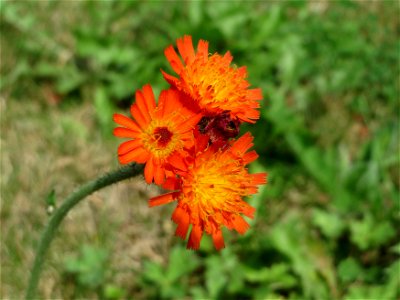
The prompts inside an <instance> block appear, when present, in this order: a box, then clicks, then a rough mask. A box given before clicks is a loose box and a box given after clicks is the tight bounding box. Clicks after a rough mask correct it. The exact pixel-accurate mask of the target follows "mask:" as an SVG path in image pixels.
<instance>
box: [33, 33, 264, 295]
mask: <svg viewBox="0 0 400 300" xmlns="http://www.w3.org/2000/svg"><path fill="white" fill-rule="evenodd" d="M177 47H178V52H179V54H180V56H179V55H178V53H177V52H176V51H175V49H174V47H173V46H172V45H171V46H169V47H168V48H166V49H165V51H164V53H165V55H166V58H167V60H168V62H169V63H170V65H171V67H172V69H173V70H174V71H175V73H176V74H177V77H174V76H172V75H169V74H167V73H166V72H164V71H162V70H161V72H162V74H163V76H164V79H165V80H166V81H167V82H168V83H169V84H170V87H169V89H167V90H164V91H162V92H161V93H160V96H159V98H158V101H157V102H156V98H155V96H154V93H153V89H152V88H151V86H150V85H149V84H147V85H145V86H144V87H143V88H142V89H141V90H138V91H137V92H136V95H135V102H134V103H133V104H132V106H131V108H130V114H131V116H130V117H127V116H124V115H122V114H114V116H113V119H114V121H115V123H117V124H118V127H116V128H115V129H114V131H113V132H114V135H115V136H117V137H119V138H125V139H127V140H126V141H124V142H122V143H121V144H120V146H119V147H118V160H119V162H120V163H121V164H123V165H125V164H126V166H122V167H121V168H119V169H118V170H115V171H113V172H110V173H106V174H103V175H100V176H99V177H98V178H96V179H94V180H92V181H89V182H87V183H85V184H83V185H82V186H80V187H79V188H78V189H76V190H75V191H74V192H73V193H71V194H70V195H69V196H68V197H67V198H66V199H65V201H64V202H63V203H62V204H61V205H60V207H59V208H57V209H54V204H49V208H52V209H51V211H53V213H52V216H51V219H50V220H49V223H48V225H47V226H46V228H45V229H44V231H43V233H42V235H41V238H40V241H39V243H38V248H37V251H36V255H35V260H34V262H33V266H32V269H31V272H30V278H29V283H28V287H27V290H26V299H35V298H37V297H36V295H35V294H36V290H37V287H38V284H39V279H40V274H41V271H42V269H43V262H44V257H45V255H46V252H47V250H48V249H49V247H50V244H51V242H52V240H53V239H54V237H55V234H56V232H57V229H58V227H59V225H60V224H61V222H62V220H63V219H64V218H65V216H66V215H67V214H68V212H69V211H70V210H71V209H72V208H73V207H74V206H75V205H77V204H78V203H79V202H80V201H81V200H83V199H84V198H85V197H87V196H88V195H90V194H91V193H93V192H95V191H97V190H100V189H102V188H104V187H106V186H109V185H112V184H114V183H117V182H119V181H122V180H125V179H128V178H132V177H134V176H137V175H139V174H141V173H144V178H145V180H146V182H147V183H149V184H150V183H153V182H154V183H155V184H157V185H160V186H162V187H163V188H164V189H166V190H170V192H168V193H166V194H164V195H160V196H158V197H154V198H152V199H150V201H149V206H150V207H153V206H157V205H161V204H166V203H170V202H175V203H176V208H175V210H174V212H173V214H172V220H173V221H174V222H175V223H176V224H177V228H176V232H175V234H176V235H177V236H178V237H181V238H182V239H186V237H187V236H189V237H188V242H187V248H188V249H194V250H196V249H199V247H200V242H201V238H202V236H203V235H204V233H205V234H208V235H211V237H212V239H213V242H214V245H215V248H216V249H217V250H220V249H222V248H224V247H225V242H224V238H223V236H222V229H223V228H224V227H226V228H228V229H231V230H232V229H234V230H236V231H237V232H239V233H240V234H244V233H245V232H246V231H247V230H248V228H249V224H248V223H247V221H246V220H245V217H247V218H253V215H254V211H255V208H253V207H252V206H251V205H250V204H249V203H247V202H246V198H245V197H246V196H248V195H252V194H255V193H257V189H258V186H259V185H261V184H264V183H266V174H265V173H258V174H250V173H249V171H248V169H247V165H248V164H249V163H251V162H253V161H254V160H255V159H257V157H258V155H257V153H256V152H255V151H254V150H252V151H249V149H250V148H251V147H252V146H253V137H252V136H251V134H250V133H245V134H244V135H242V137H240V138H237V137H238V135H239V132H240V125H241V124H242V123H243V122H247V123H255V122H256V121H257V119H258V118H259V116H260V113H259V111H258V109H259V107H260V100H261V99H262V95H261V90H260V89H259V88H255V89H250V88H249V87H250V84H249V83H248V82H247V80H246V78H247V71H246V68H245V67H240V68H237V67H236V66H234V65H231V63H232V59H233V58H232V55H231V54H230V53H229V52H227V53H225V54H224V55H219V54H218V53H215V54H211V55H210V54H209V53H208V42H206V41H203V40H200V41H199V43H198V45H197V51H195V49H194V47H193V43H192V37H191V36H184V37H182V38H179V39H178V40H177ZM52 202H54V201H52ZM49 203H50V202H49ZM49 211H50V210H49ZM189 232H190V233H189Z"/></svg>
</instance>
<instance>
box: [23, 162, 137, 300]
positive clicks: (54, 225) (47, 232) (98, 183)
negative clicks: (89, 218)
mask: <svg viewBox="0 0 400 300" xmlns="http://www.w3.org/2000/svg"><path fill="white" fill-rule="evenodd" d="M142 171H143V165H137V164H134V163H132V164H129V165H126V166H124V167H122V168H120V169H118V170H115V171H113V172H110V173H106V174H104V175H101V176H100V177H98V178H96V179H94V180H92V181H90V182H88V183H86V184H84V185H82V186H81V187H79V188H78V189H77V190H75V191H74V192H73V193H72V194H71V195H70V196H68V197H67V198H66V199H65V201H64V202H63V203H62V205H61V206H60V207H59V208H58V209H56V210H55V211H54V213H53V215H52V217H51V219H50V221H49V223H48V225H47V227H46V228H45V229H44V231H43V233H42V235H41V238H40V241H39V245H38V248H37V251H36V256H35V260H34V263H33V267H32V269H31V272H30V279H29V283H28V288H27V290H26V297H25V298H26V299H27V300H31V299H35V294H36V290H37V286H38V283H39V279H40V274H41V271H42V269H43V262H44V258H45V255H46V252H47V250H48V249H49V247H50V244H51V242H52V241H53V239H54V236H55V233H56V232H57V229H58V227H59V226H60V224H61V222H62V220H63V219H64V218H65V216H66V215H67V214H68V212H69V211H70V210H71V209H72V208H73V207H74V206H75V205H77V204H78V203H79V202H80V201H81V200H82V199H84V198H85V197H86V196H89V195H90V194H92V193H93V192H95V191H98V190H100V189H102V188H104V187H106V186H109V185H111V184H114V183H117V182H119V181H122V180H125V179H128V178H132V177H134V176H137V175H139V174H140V173H142Z"/></svg>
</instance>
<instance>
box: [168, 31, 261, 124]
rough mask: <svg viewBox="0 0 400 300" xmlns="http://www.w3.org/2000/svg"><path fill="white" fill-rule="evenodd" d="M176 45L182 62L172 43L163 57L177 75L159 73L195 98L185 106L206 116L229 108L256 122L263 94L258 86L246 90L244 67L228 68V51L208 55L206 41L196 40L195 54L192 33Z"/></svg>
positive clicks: (230, 58) (242, 119)
mask: <svg viewBox="0 0 400 300" xmlns="http://www.w3.org/2000/svg"><path fill="white" fill-rule="evenodd" d="M177 46H178V50H179V53H180V55H181V57H182V59H183V63H182V61H181V59H180V58H179V56H178V54H177V53H176V51H175V49H174V47H173V46H169V47H168V48H167V49H165V56H166V57H167V59H168V61H169V63H170V65H171V67H172V69H173V70H174V71H175V72H176V73H177V74H178V75H179V78H176V77H173V76H171V75H169V74H167V73H165V72H163V71H162V73H163V75H164V78H165V79H166V80H167V81H168V82H169V83H170V84H171V85H172V86H174V87H175V88H176V89H178V90H179V91H183V92H184V93H186V94H187V95H189V96H190V97H191V98H192V99H193V100H194V102H193V103H187V104H188V105H191V106H192V107H193V108H194V109H196V108H197V109H198V108H200V109H202V110H203V111H204V112H205V113H206V114H209V115H215V114H219V113H222V112H223V111H229V112H230V114H231V117H232V118H234V119H236V118H237V119H239V120H241V121H244V122H249V123H255V120H257V119H258V118H259V115H260V113H259V112H258V110H257V108H259V107H260V104H259V100H261V99H262V94H261V90H260V89H248V87H249V86H250V84H249V83H248V82H247V81H246V79H245V78H246V77H247V71H246V67H241V68H236V67H231V66H230V64H231V62H232V55H231V54H230V53H229V52H227V53H226V54H225V55H224V56H221V55H219V54H217V53H215V54H213V55H211V56H210V57H209V56H208V42H206V41H203V40H200V41H199V43H198V45H197V53H195V51H194V48H193V43H192V37H191V36H184V37H183V38H180V39H178V40H177Z"/></svg>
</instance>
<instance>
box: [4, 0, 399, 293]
mask: <svg viewBox="0 0 400 300" xmlns="http://www.w3.org/2000/svg"><path fill="white" fill-rule="evenodd" d="M0 8H1V21H0V22H1V23H0V24H1V82H0V89H1V98H0V105H1V199H2V201H1V202H2V206H1V294H0V297H1V299H21V298H22V297H23V294H24V290H25V288H26V285H27V279H28V270H29V269H30V267H31V264H32V262H33V258H34V253H35V247H36V246H37V242H38V239H39V236H40V233H41V231H42V229H43V227H44V226H45V224H46V223H47V222H48V219H49V215H48V212H47V210H48V206H49V205H50V204H51V203H52V201H55V203H56V206H57V205H58V204H59V203H60V202H62V200H63V199H64V197H65V196H67V195H68V194H69V193H70V192H71V191H72V190H73V189H74V188H75V187H77V186H78V185H80V184H82V183H84V182H86V181H87V180H89V179H92V178H95V177H97V176H99V175H100V174H102V173H103V172H105V171H109V170H113V169H115V168H117V166H118V161H117V155H116V149H117V147H118V145H119V143H120V142H121V141H120V140H118V139H117V138H115V137H113V136H112V134H111V132H112V129H113V128H114V126H115V125H114V124H113V122H112V114H113V113H114V112H120V113H124V114H128V111H129V109H128V108H129V106H130V104H131V103H132V101H133V94H134V92H135V90H136V89H138V88H141V87H142V86H143V85H144V84H146V83H151V84H152V85H153V86H154V88H155V90H156V93H157V94H158V93H159V92H160V91H161V90H162V89H166V88H167V87H168V85H167V83H166V82H164V80H163V78H162V75H161V73H160V68H163V69H164V70H167V71H171V69H170V67H169V66H168V64H167V61H166V59H165V57H164V55H163V50H164V49H165V47H167V46H168V45H170V44H174V43H175V40H176V38H178V37H181V36H183V35H184V34H189V35H192V36H193V39H194V41H195V42H196V43H197V41H198V40H199V39H200V38H201V39H205V40H208V41H209V42H210V52H211V53H214V52H216V51H217V52H219V53H221V54H223V53H225V52H226V51H228V50H229V51H231V53H232V54H233V56H234V63H235V64H236V65H238V66H243V65H245V66H247V68H248V73H249V81H250V83H251V84H252V86H253V87H261V88H262V90H263V94H264V100H263V102H262V108H261V118H260V120H259V121H258V122H257V124H255V125H251V126H247V127H245V128H242V129H243V131H245V130H250V131H252V133H253V134H254V135H255V137H256V145H255V149H256V150H257V152H258V153H259V154H260V158H259V160H258V161H257V162H256V163H254V164H253V165H251V167H250V169H251V172H260V171H265V172H268V174H269V183H268V185H266V186H264V187H262V188H261V189H260V192H259V193H258V194H257V195H256V196H254V197H252V198H249V199H248V201H249V202H250V203H251V204H252V205H253V206H255V207H256V208H257V214H256V217H255V219H254V220H252V221H251V225H252V227H251V230H250V231H249V232H248V233H246V234H245V235H244V236H240V235H238V234H236V233H234V232H228V231H225V234H224V235H225V239H226V244H227V247H226V249H224V250H223V251H221V252H217V251H215V250H214V249H213V246H212V242H211V241H210V239H209V238H208V237H204V238H203V241H202V246H201V249H200V250H199V251H197V252H193V251H187V250H185V245H186V243H185V242H183V241H181V240H179V239H178V238H176V237H174V236H173V233H174V230H175V225H174V224H173V223H172V222H171V220H170V216H171V212H172V210H173V208H174V205H167V206H164V207H157V208H152V209H149V208H148V207H147V199H148V198H149V197H151V196H154V195H157V194H158V193H160V191H159V190H158V189H156V188H155V187H153V186H148V185H146V184H145V183H144V180H143V179H142V178H136V179H133V180H129V181H126V182H123V183H119V184H118V185H115V186H112V187H108V188H106V189H104V190H101V191H99V192H97V193H95V194H94V195H92V196H90V197H89V198H88V199H86V200H85V201H83V202H82V203H81V204H80V205H79V206H77V207H75V208H74V210H73V211H72V212H71V213H70V214H69V215H68V217H67V218H66V220H65V221H64V223H63V224H62V226H61V228H60V231H59V234H58V236H57V238H56V239H55V241H54V243H53V244H52V247H51V249H50V253H49V255H48V256H47V260H46V264H45V270H44V273H43V277H42V279H41V282H40V287H39V296H40V298H42V299H61V298H62V299H78V298H80V299H171V298H173V299H183V298H184V299H191V298H193V299H239V298H240V299H316V300H321V299H384V300H386V299H399V297H400V294H399V290H400V289H399V268H400V262H399V254H400V243H399V239H400V232H399V228H400V213H399V209H400V205H399V181H400V176H399V85H398V82H399V81H398V79H399V33H400V26H399V3H398V2H396V1H363V2H361V1H360V2H353V1H296V2H275V1H273V2H272V1H271V2H245V1H229V2H228V1H226V2H225V1H224V2H222V1H211V2H209V1H207V2H206V1H183V2H159V1H118V2H117V1H107V2H106V1H104V2H103V1H91V2H83V1H82V2H81V1H2V2H0Z"/></svg>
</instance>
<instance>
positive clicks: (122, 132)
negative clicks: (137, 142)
mask: <svg viewBox="0 0 400 300" xmlns="http://www.w3.org/2000/svg"><path fill="white" fill-rule="evenodd" d="M113 134H114V135H115V136H117V137H121V138H137V137H138V136H139V133H138V132H137V131H133V130H132V129H128V128H123V127H116V128H114V130H113Z"/></svg>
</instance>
